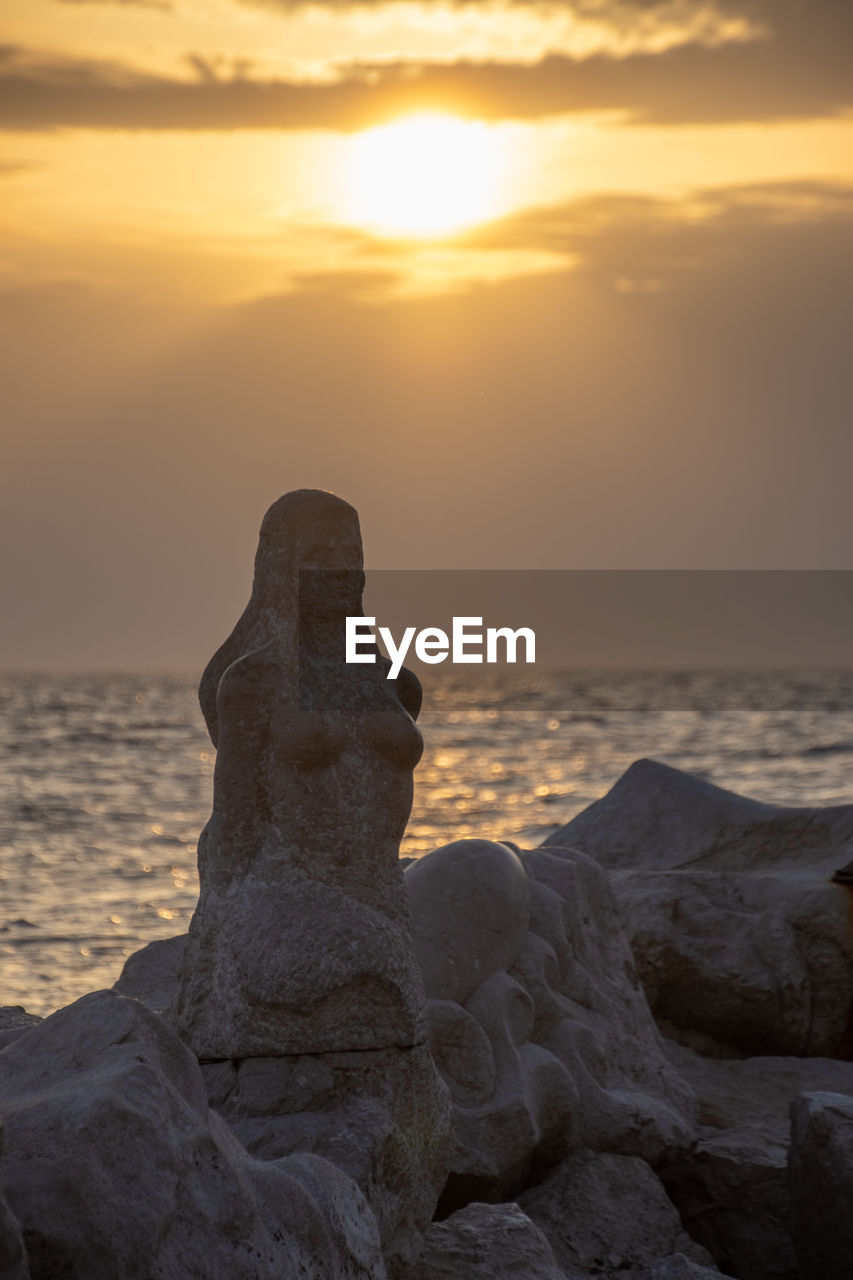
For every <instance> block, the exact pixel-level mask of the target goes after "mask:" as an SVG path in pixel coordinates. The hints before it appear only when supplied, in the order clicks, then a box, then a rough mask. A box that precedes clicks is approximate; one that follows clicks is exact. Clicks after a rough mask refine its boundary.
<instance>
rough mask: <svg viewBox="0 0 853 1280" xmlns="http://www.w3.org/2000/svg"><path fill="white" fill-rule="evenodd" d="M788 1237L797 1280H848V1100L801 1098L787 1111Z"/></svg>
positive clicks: (851, 1202)
mask: <svg viewBox="0 0 853 1280" xmlns="http://www.w3.org/2000/svg"><path fill="white" fill-rule="evenodd" d="M790 1191H791V1233H792V1235H793V1239H794V1245H795V1249H796V1256H797V1261H798V1264H799V1272H798V1274H799V1276H800V1277H802V1278H803V1280H806V1277H807V1278H808V1280H849V1276H850V1269H851V1258H853V1097H850V1096H848V1095H840V1094H834V1093H806V1094H804V1095H803V1096H802V1097H800V1098H798V1099H797V1100H796V1101H795V1102H794V1103H793V1105H792V1107H791V1156H790Z"/></svg>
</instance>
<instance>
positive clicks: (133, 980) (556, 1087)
mask: <svg viewBox="0 0 853 1280" xmlns="http://www.w3.org/2000/svg"><path fill="white" fill-rule="evenodd" d="M405 882H406V886H407V889H408V893H409V899H410V906H411V920H412V936H413V942H414V948H415V953H416V955H417V957H418V960H419V963H420V966H421V970H422V974H423V981H424V986H425V988H426V991H427V993H428V995H429V999H428V1001H427V1012H428V1020H429V1027H430V1036H429V1050H430V1053H431V1057H432V1061H433V1062H434V1063H435V1066H436V1067H437V1068H438V1072H439V1074H440V1076H441V1078H442V1080H443V1081H444V1084H445V1085H446V1086H447V1090H448V1091H449V1094H450V1098H451V1099H452V1129H453V1142H452V1149H451V1152H450V1154H449V1156H448V1157H446V1160H445V1171H446V1173H447V1175H448V1176H447V1183H446V1186H445V1188H444V1194H443V1198H442V1205H443V1207H444V1208H445V1209H453V1208H455V1207H458V1206H459V1205H463V1204H465V1203H467V1202H468V1201H470V1200H471V1199H477V1198H479V1199H487V1200H495V1199H500V1198H503V1197H506V1196H509V1195H513V1194H515V1193H516V1192H517V1191H519V1190H521V1189H523V1187H524V1186H525V1185H526V1183H527V1180H528V1179H529V1177H530V1176H531V1173H532V1172H533V1171H536V1170H540V1169H545V1168H547V1167H548V1166H550V1165H552V1164H554V1163H555V1162H557V1161H559V1160H560V1159H562V1158H563V1156H564V1155H565V1154H566V1153H567V1152H568V1151H570V1150H572V1149H574V1148H576V1147H592V1148H594V1149H596V1150H600V1151H619V1152H622V1153H624V1154H629V1155H638V1156H642V1157H643V1158H645V1159H648V1160H651V1161H655V1160H657V1159H659V1158H660V1157H661V1154H662V1153H663V1152H664V1151H666V1150H670V1149H671V1148H673V1147H676V1148H678V1147H683V1146H684V1145H685V1144H686V1143H688V1141H689V1140H690V1138H691V1137H692V1119H691V1116H692V1107H693V1098H692V1093H691V1090H690V1088H689V1087H688V1086H686V1085H685V1083H684V1082H683V1080H682V1079H681V1078H680V1076H679V1074H678V1072H677V1071H676V1070H674V1069H673V1067H672V1066H671V1065H670V1063H669V1062H668V1060H667V1058H666V1056H665V1053H664V1047H663V1041H662V1039H661V1036H660V1033H659V1032H658V1030H657V1028H656V1026H655V1024H654V1021H653V1019H652V1017H651V1014H650V1012H649V1008H648V1004H647V1002H646V999H645V996H644V994H643V992H642V989H641V988H640V986H639V982H638V979H637V975H636V971H635V969H634V965H633V961H632V957H631V952H630V949H629V948H628V946H627V944H626V941H625V938H624V935H623V933H622V930H621V928H620V925H619V921H618V917H617V914H616V909H615V905H614V901H613V897H612V894H611V891H610V886H609V883H608V877H607V875H606V873H605V872H604V871H603V870H602V869H601V868H600V867H599V866H598V865H597V864H596V863H595V862H594V861H593V860H592V859H591V858H587V857H585V856H584V855H583V854H579V853H572V852H567V851H563V850H561V851H560V852H559V854H558V855H556V854H554V853H548V852H544V851H541V850H533V851H529V852H522V851H517V850H516V849H515V848H513V847H511V846H509V845H506V844H500V843H495V842H492V841H486V840H460V841H456V842H454V843H453V844H450V845H446V846H444V847H442V848H441V849H436V850H435V851H434V852H433V853H430V854H427V855H426V856H425V857H423V858H421V859H419V860H418V861H417V862H413V863H411V864H410V865H409V866H408V867H407V868H406V871H405ZM182 945H183V944H182V941H181V939H171V940H169V941H168V942H165V943H155V944H151V945H150V946H148V947H146V948H145V949H144V950H143V951H140V952H138V953H137V956H136V957H132V958H131V959H132V960H134V963H133V964H131V962H130V961H128V964H127V965H126V967H125V971H124V974H123V975H122V978H121V980H120V982H119V984H118V989H119V990H123V991H125V992H126V993H127V994H135V995H137V996H138V997H139V998H140V999H143V1000H147V999H153V1000H154V1004H155V1007H156V1006H162V1004H163V1001H164V999H165V998H166V997H168V993H169V991H170V990H174V984H175V983H176V981H177V969H178V967H179V964H180V957H181V952H182ZM394 1052H395V1053H396V1055H397V1056H396V1058H395V1062H396V1067H395V1069H394V1071H393V1072H389V1073H388V1074H387V1075H386V1077H385V1078H386V1080H391V1079H399V1080H401V1081H402V1080H403V1079H408V1080H409V1081H410V1092H409V1093H408V1095H407V1097H406V1102H405V1106H406V1109H407V1110H411V1111H412V1112H413V1113H414V1112H417V1114H418V1115H420V1116H421V1117H422V1118H423V1120H424V1122H426V1120H427V1117H428V1114H429V1108H430V1107H435V1108H438V1107H439V1106H440V1100H439V1099H438V1098H435V1099H433V1101H429V1098H430V1096H431V1094H430V1091H431V1089H432V1088H433V1087H434V1085H433V1084H432V1082H431V1076H430V1073H429V1072H428V1071H424V1070H423V1066H422V1063H421V1060H420V1059H419V1058H418V1057H417V1055H414V1054H411V1053H410V1052H409V1051H402V1050H398V1051H394ZM359 1061H361V1063H362V1064H363V1068H364V1071H365V1072H367V1073H368V1075H369V1074H371V1073H372V1072H373V1071H374V1070H375V1074H376V1084H375V1085H371V1089H375V1090H377V1091H378V1092H376V1093H375V1094H374V1102H373V1104H371V1105H372V1106H373V1107H374V1108H378V1110H375V1109H374V1111H373V1112H371V1109H370V1107H368V1104H367V1101H366V1099H367V1097H369V1096H370V1090H369V1089H366V1088H365V1087H364V1079H363V1080H362V1084H361V1086H359V1087H358V1088H356V1086H355V1081H356V1079H357V1075H358V1070H359V1069H360V1068H359V1066H358V1064H359ZM371 1063H375V1064H376V1066H375V1068H374V1067H372V1066H370V1065H369V1064H371ZM383 1063H384V1064H385V1065H381V1064H383ZM386 1067H387V1062H386V1060H385V1059H383V1058H382V1057H381V1056H377V1055H374V1056H373V1057H370V1056H368V1055H365V1057H364V1058H363V1059H361V1060H359V1059H358V1058H357V1057H356V1056H354V1055H333V1054H330V1055H311V1056H308V1055H294V1056H291V1057H290V1058H285V1057H279V1058H265V1059H246V1060H245V1061H242V1062H239V1063H232V1062H230V1061H227V1062H219V1063H210V1064H206V1065H205V1067H204V1072H205V1077H206V1079H207V1082H208V1090H209V1094H210V1100H211V1103H212V1105H213V1106H215V1107H217V1108H218V1109H219V1110H221V1112H222V1114H223V1115H224V1116H226V1118H227V1119H228V1121H229V1124H231V1126H232V1128H233V1129H234V1132H235V1133H236V1134H237V1135H238V1136H239V1137H240V1140H241V1141H242V1142H244V1143H245V1144H246V1146H247V1148H248V1150H249V1151H251V1152H252V1153H253V1154H256V1155H260V1156H265V1157H269V1158H275V1157H277V1156H279V1155H282V1154H286V1153H287V1152H288V1151H292V1150H297V1149H306V1148H307V1149H312V1150H318V1151H320V1152H322V1153H323V1154H326V1155H328V1156H329V1158H334V1159H336V1160H338V1161H340V1162H341V1167H343V1168H345V1169H346V1170H347V1172H349V1173H350V1174H351V1175H352V1176H353V1177H355V1178H356V1179H357V1180H358V1181H359V1184H360V1185H361V1186H362V1187H363V1188H368V1187H369V1185H370V1183H373V1190H371V1191H370V1192H369V1195H370V1199H371V1203H372V1204H374V1205H376V1204H377V1195H378V1183H379V1179H377V1178H376V1176H375V1175H372V1174H368V1172H367V1169H368V1166H367V1165H366V1164H365V1152H366V1151H367V1150H369V1149H370V1142H369V1139H368V1138H367V1137H366V1136H365V1135H367V1134H369V1133H370V1132H373V1133H375V1134H377V1135H378V1134H380V1133H381V1132H383V1126H385V1127H386V1129H387V1128H388V1126H392V1123H393V1115H394V1111H393V1107H392V1105H391V1099H390V1097H388V1098H386V1099H385V1100H384V1101H380V1099H381V1098H383V1097H384V1095H383V1093H382V1086H381V1085H380V1080H381V1079H382V1076H383V1071H385V1069H386ZM347 1081H351V1082H352V1088H351V1089H350V1086H349V1085H347ZM344 1086H346V1087H344ZM385 1088H387V1084H386V1086H385ZM351 1092H352V1093H353V1094H354V1095H355V1096H358V1097H359V1098H361V1099H362V1102H361V1103H360V1104H359V1107H358V1109H356V1110H354V1111H353V1112H352V1114H351V1115H350V1117H349V1119H348V1120H347V1122H346V1123H344V1122H343V1119H342V1110H341V1108H342V1098H345V1097H349V1096H350V1093H351ZM383 1107H384V1108H385V1109H384V1111H383V1110H382V1108H383ZM379 1115H382V1116H383V1117H384V1118H383V1119H382V1120H381V1121H380V1120H379V1119H377V1116H379ZM357 1117H358V1118H357ZM389 1132H390V1130H389ZM348 1144H349V1146H350V1150H349V1152H347V1151H346V1150H345V1148H346V1147H347V1145H348ZM374 1150H375V1152H376V1158H377V1159H379V1156H378V1153H379V1151H381V1141H379V1140H377V1142H376V1144H375V1148H374ZM380 1164H381V1161H380ZM400 1176H401V1175H400V1174H399V1173H398V1175H397V1179H399V1177H400ZM366 1178H367V1179H369V1181H366V1180H365V1179H366Z"/></svg>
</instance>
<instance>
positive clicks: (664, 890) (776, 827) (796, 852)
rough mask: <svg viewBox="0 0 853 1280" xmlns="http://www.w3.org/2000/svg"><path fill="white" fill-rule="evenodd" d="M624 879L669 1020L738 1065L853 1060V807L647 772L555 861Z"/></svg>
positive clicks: (657, 1010)
mask: <svg viewBox="0 0 853 1280" xmlns="http://www.w3.org/2000/svg"><path fill="white" fill-rule="evenodd" d="M561 844H566V845H569V844H570V845H572V846H573V847H577V848H581V849H583V850H584V851H585V852H587V853H589V854H591V855H592V856H593V857H595V858H596V859H597V860H598V861H599V862H600V863H601V864H602V865H603V866H606V867H608V868H611V869H612V872H613V874H612V877H611V882H612V886H613V891H614V894H615V896H616V900H617V903H618V905H619V915H620V919H621V921H622V924H623V927H624V928H625V931H626V933H627V936H628V940H629V942H630V944H631V947H632V950H633V953H634V957H635V960H636V963H637V969H638V972H639V975H640V978H641V981H642V983H643V987H644V989H645V991H646V995H647V996H648V1000H649V1004H650V1006H651V1008H652V1011H653V1012H654V1014H655V1016H656V1017H657V1018H658V1020H659V1021H661V1022H662V1023H664V1024H666V1025H667V1027H668V1028H669V1029H673V1028H674V1029H675V1030H676V1031H677V1032H679V1033H685V1034H686V1035H687V1037H688V1038H689V1037H690V1036H691V1035H693V1036H695V1034H696V1033H699V1034H700V1035H701V1036H705V1037H708V1038H710V1040H712V1041H716V1042H717V1043H718V1045H719V1046H721V1047H722V1050H723V1051H725V1052H734V1053H745V1054H756V1053H767V1054H773V1055H785V1054H796V1055H814V1056H836V1057H844V1058H846V1057H849V1056H851V1055H853V930H852V929H851V914H850V908H851V902H850V898H849V890H848V889H846V888H845V887H843V886H842V885H840V884H837V883H832V875H833V871H834V869H835V868H837V867H838V865H839V863H841V862H845V861H847V860H848V859H849V855H850V852H851V849H853V806H849V805H848V806H839V807H836V808H832V809H799V808H783V807H779V806H773V805H765V804H761V803H759V802H758V801H755V800H750V799H747V798H746V797H743V796H737V795H734V794H732V793H731V792H728V791H724V790H722V789H721V788H719V787H715V786H713V785H712V784H711V783H708V782H705V781H703V780H701V779H698V778H694V777H691V776H690V775H689V774H684V773H681V772H679V771H678V770H676V769H671V768H669V767H668V766H666V765H661V764H657V763H655V762H654V761H648V760H643V761H639V762H638V763H637V764H634V765H632V766H631V768H630V769H629V770H628V771H627V772H626V773H625V774H624V775H623V777H622V778H621V779H620V780H619V781H618V782H617V783H616V785H615V786H614V787H613V788H612V790H611V791H610V792H609V793H608V794H607V795H606V796H605V797H604V798H603V799H602V800H599V801H596V803H595V804H593V805H591V806H590V807H589V808H588V809H586V810H585V811H584V812H583V813H581V814H579V815H578V816H577V818H575V819H573V821H572V822H570V823H568V824H567V825H566V826H565V827H563V828H562V829H561V830H560V831H559V832H556V833H555V834H554V835H552V836H549V838H548V840H547V841H546V842H545V845H544V846H543V847H544V848H549V849H556V848H558V847H559V846H560V845H561Z"/></svg>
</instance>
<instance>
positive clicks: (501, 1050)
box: [406, 841, 691, 1210]
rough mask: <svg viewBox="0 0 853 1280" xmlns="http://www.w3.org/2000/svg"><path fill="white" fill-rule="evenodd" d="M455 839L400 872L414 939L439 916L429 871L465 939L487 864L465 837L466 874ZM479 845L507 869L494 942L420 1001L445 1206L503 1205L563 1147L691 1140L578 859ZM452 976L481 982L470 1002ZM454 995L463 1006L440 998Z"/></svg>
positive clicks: (589, 866)
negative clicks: (432, 1066) (504, 906)
mask: <svg viewBox="0 0 853 1280" xmlns="http://www.w3.org/2000/svg"><path fill="white" fill-rule="evenodd" d="M464 844H465V842H457V843H456V844H454V845H452V846H450V853H449V854H448V853H446V851H445V850H436V851H435V853H432V854H429V855H427V857H426V858H424V859H422V860H421V865H420V866H418V865H417V864H415V865H413V866H412V867H410V868H409V869H408V870H407V871H406V879H407V881H408V880H409V878H410V877H412V878H413V877H415V876H417V881H416V889H417V892H416V893H415V892H413V895H412V914H413V919H414V921H415V924H414V930H415V934H416V936H418V934H419V931H420V936H421V937H423V936H424V935H425V934H426V935H428V930H429V928H430V927H431V921H432V920H433V919H436V918H438V917H439V916H440V914H441V910H442V907H443V903H444V902H445V898H446V887H445V885H444V884H443V883H442V879H441V876H440V874H439V871H438V869H440V868H441V867H442V866H448V865H449V867H450V879H451V882H452V883H453V885H454V897H455V902H454V923H455V927H457V928H458V929H459V930H460V931H462V932H463V933H464V931H465V929H466V928H470V929H471V930H472V932H473V934H474V936H475V937H477V936H478V932H479V929H480V924H481V917H480V915H479V910H478V908H479V901H480V895H481V893H482V892H483V883H482V878H483V877H484V876H485V877H486V879H487V880H488V868H489V858H490V855H489V852H488V846H487V842H485V841H475V842H472V845H473V848H472V858H471V860H470V863H469V864H468V867H467V874H466V867H465V862H464V853H465V851H464ZM491 849H492V850H493V857H494V865H495V866H496V867H497V869H498V871H508V872H509V873H510V874H508V875H507V877H506V880H507V881H508V882H509V884H510V885H511V886H512V887H511V890H510V891H507V890H506V889H505V888H504V889H501V891H500V892H502V893H506V896H507V897H509V898H510V899H511V902H512V904H513V908H512V910H511V911H510V912H509V919H510V925H511V929H510V930H508V931H507V932H508V937H507V938H501V939H499V940H498V941H497V942H492V941H491V940H490V939H489V938H488V937H486V938H485V939H484V940H483V943H482V945H480V944H478V945H476V946H472V945H471V944H466V945H467V946H468V950H467V952H466V953H465V955H464V956H463V957H462V958H461V959H459V960H458V961H457V963H456V964H455V965H454V966H452V967H450V966H448V967H447V968H446V969H444V970H442V969H441V966H440V965H437V966H436V967H435V968H433V969H431V970H430V976H429V977H428V978H427V983H428V986H430V987H431V989H432V990H433V991H438V992H444V993H445V998H441V999H438V998H434V999H431V1000H430V1001H429V1015H430V1024H431V1038H430V1049H431V1052H432V1055H433V1058H434V1059H435V1062H436V1065H437V1066H438V1069H439V1071H440V1073H441V1075H442V1076H443V1078H444V1080H445V1082H446V1084H447V1086H448V1088H449V1090H450V1094H451V1097H452V1099H453V1104H454V1106H453V1133H454V1143H455V1145H454V1151H453V1154H452V1157H451V1172H450V1178H449V1180H448V1184H447V1188H446V1191H445V1196H444V1198H443V1201H442V1206H443V1208H444V1209H445V1210H452V1209H453V1208H454V1207H458V1206H460V1205H462V1204H465V1203H467V1202H468V1201H470V1200H472V1199H482V1200H494V1199H505V1198H506V1197H507V1196H510V1195H513V1194H515V1192H517V1191H519V1190H520V1189H521V1188H522V1187H523V1186H524V1185H525V1184H526V1181H527V1180H528V1179H529V1177H530V1176H531V1174H532V1173H533V1172H535V1171H536V1170H537V1169H541V1168H544V1167H547V1166H548V1165H551V1164H554V1163H556V1162H557V1161H559V1160H560V1159H562V1157H563V1156H564V1155H565V1154H566V1153H567V1151H569V1150H571V1149H572V1148H574V1147H579V1146H592V1147H595V1148H597V1149H601V1150H606V1149H610V1150H618V1151H623V1152H626V1153H628V1154H632V1155H633V1154H636V1155H642V1156H645V1157H647V1158H649V1159H656V1158H658V1157H659V1156H660V1154H661V1152H662V1151H663V1150H664V1149H665V1148H666V1147H667V1146H669V1145H671V1144H673V1143H674V1144H676V1145H679V1144H680V1145H683V1144H684V1143H685V1142H686V1141H687V1140H688V1136H689V1130H690V1120H689V1112H690V1106H691V1098H690V1091H689V1089H687V1088H686V1087H685V1086H684V1085H683V1083H682V1082H681V1081H680V1079H679V1077H678V1076H677V1074H676V1072H674V1071H673V1070H672V1068H671V1067H670V1066H669V1064H668V1062H667V1060H666V1057H665V1055H664V1051H663V1046H662V1041H661V1038H660V1035H659V1033H658V1031H657V1029H656V1027H655V1025H654V1022H653V1020H652V1018H651V1015H650V1013H649V1008H648V1004H647V1002H646V1000H645V997H644V995H643V993H642V990H641V988H640V986H639V982H638V980H637V976H636V973H635V970H634V966H633V961H632V957H631V953H630V950H629V948H628V946H627V944H626V942H625V939H624V936H623V934H622V931H621V929H620V927H619V923H618V919H617V917H616V913H615V907H614V903H613V899H612V895H611V892H610V887H609V884H608V879H607V875H606V874H605V873H604V872H603V871H602V869H601V868H600V867H598V866H597V865H596V863H594V862H593V861H592V860H591V859H589V858H586V857H585V856H584V855H583V854H579V853H572V852H567V851H565V850H561V851H560V852H559V854H552V853H549V852H544V851H540V850H534V851H532V852H528V853H522V854H520V855H519V856H518V858H517V859H515V858H513V856H512V854H511V853H510V852H509V851H508V850H507V849H506V847H505V846H503V845H492V846H491ZM431 863H432V864H433V866H435V868H436V872H435V874H433V873H432V867H431V866H430V864H431ZM519 866H520V867H522V868H523V870H524V872H525V874H526V878H527V888H526V893H525V891H524V889H523V888H522V886H521V885H520V884H519V882H518V876H517V868H518V867H519ZM495 878H496V879H497V878H498V877H497V876H496V877H495ZM431 894H434V901H432V900H431V897H430V895H431ZM492 901H494V898H493V899H492ZM528 901H529V908H528V907H527V906H526V904H527V902H528ZM519 903H524V904H525V911H524V912H522V911H521V909H520V907H519ZM525 915H527V921H528V923H527V928H526V932H525V931H523V929H522V924H523V921H524V917H525ZM422 921H424V922H425V923H423V924H422V923H421V922H422ZM466 921H467V922H469V923H468V924H466ZM519 935H521V936H519ZM437 949H438V948H437V947H436V950H437ZM424 951H425V952H426V954H427V957H428V960H429V959H430V957H431V955H432V952H431V951H430V949H429V948H423V949H422V954H423V953H424ZM459 951H460V948H459V946H457V952H459ZM513 956H514V959H513V958H512V957H513ZM475 959H476V961H477V964H478V965H479V968H476V967H475V963H474V960H475ZM510 961H511V963H510ZM507 965H508V967H507V968H505V967H502V966H507ZM489 970H491V972H489ZM463 972H464V973H465V974H467V975H471V974H473V973H475V972H479V974H480V976H481V981H480V984H479V986H476V987H475V989H474V990H472V991H470V993H468V988H469V986H470V977H469V978H468V979H466V981H465V982H462V981H461V980H460V974H462V973H463ZM442 975H443V977H442ZM442 980H443V982H444V985H443V986H442V985H441V981H442ZM453 990H457V991H458V992H459V994H460V995H464V1002H463V1003H459V1002H458V1001H457V1000H454V999H451V998H446V996H447V995H449V994H450V992H452V991H453Z"/></svg>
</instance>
